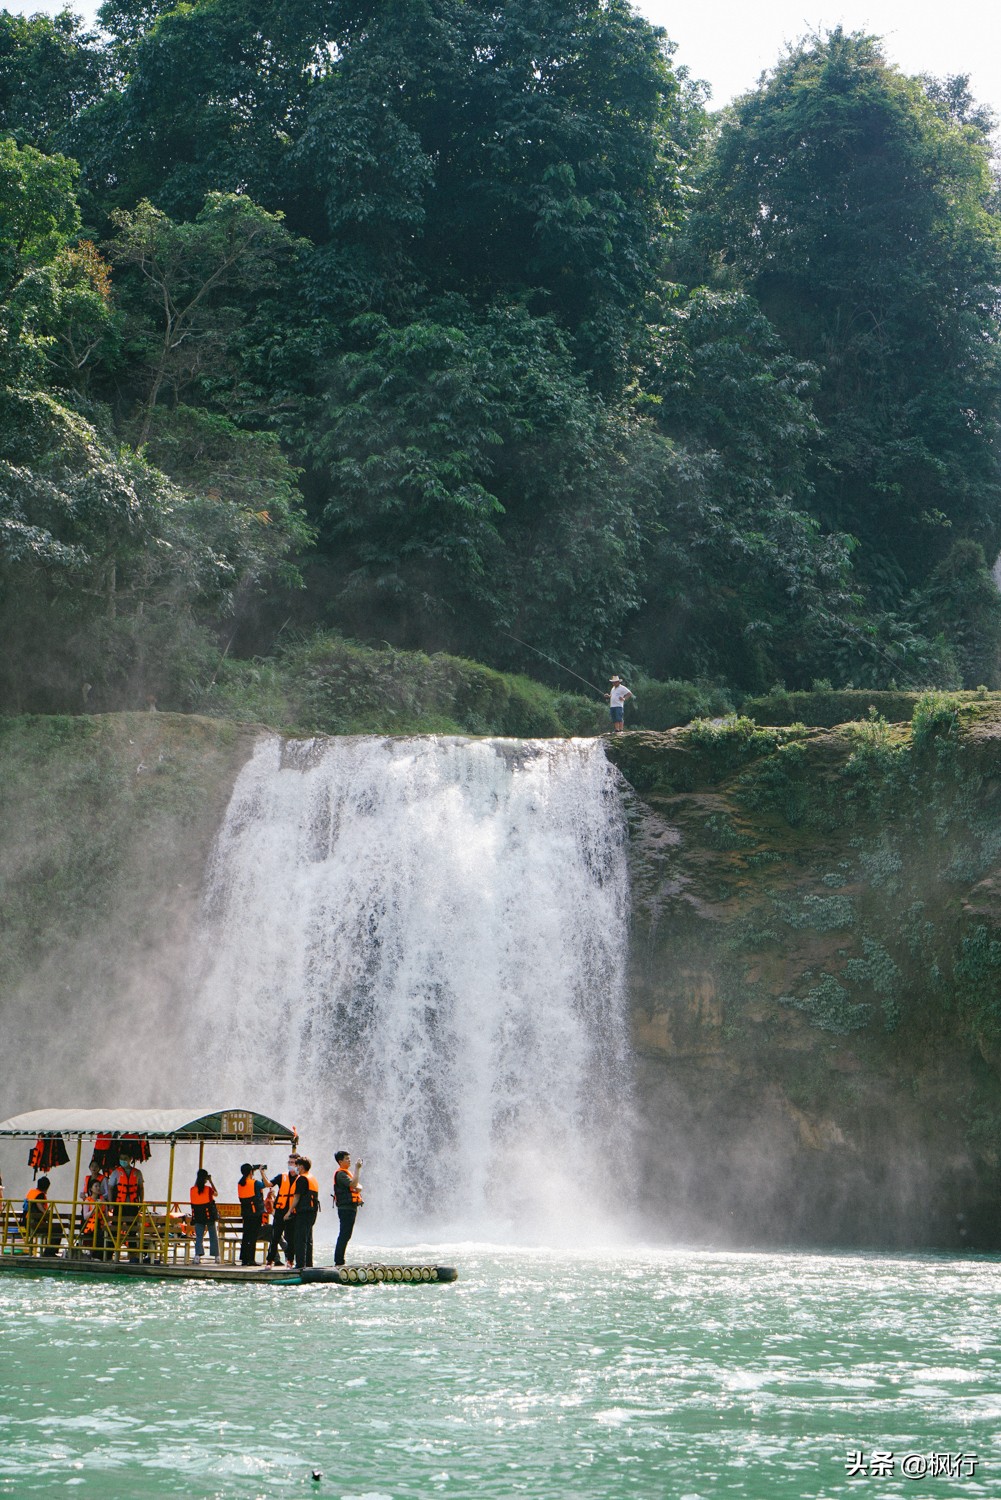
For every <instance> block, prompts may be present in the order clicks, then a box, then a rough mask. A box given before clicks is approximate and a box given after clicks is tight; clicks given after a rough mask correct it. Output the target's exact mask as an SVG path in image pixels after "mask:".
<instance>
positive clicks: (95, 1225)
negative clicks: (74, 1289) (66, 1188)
mask: <svg viewBox="0 0 1001 1500" xmlns="http://www.w3.org/2000/svg"><path fill="white" fill-rule="evenodd" d="M107 1175H108V1174H107V1172H105V1170H104V1168H103V1167H102V1166H101V1163H100V1161H99V1160H98V1158H97V1157H96V1156H95V1157H92V1158H91V1163H90V1167H89V1168H88V1171H87V1176H86V1178H85V1179H84V1184H83V1201H84V1209H83V1213H82V1214H81V1216H80V1219H81V1222H80V1233H81V1235H87V1236H89V1237H90V1243H91V1246H92V1248H93V1249H94V1250H97V1249H98V1247H99V1246H103V1245H104V1244H105V1243H106V1241H107V1235H106V1233H105V1228H104V1222H103V1220H102V1219H101V1217H100V1213H99V1209H100V1205H101V1203H103V1201H104V1183H105V1180H106V1178H107ZM98 1258H99V1259H103V1258H104V1257H103V1256H101V1257H98Z"/></svg>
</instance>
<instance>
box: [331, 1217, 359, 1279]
mask: <svg viewBox="0 0 1001 1500" xmlns="http://www.w3.org/2000/svg"><path fill="white" fill-rule="evenodd" d="M337 1217H338V1219H339V1220H340V1225H341V1229H340V1233H339V1234H338V1236H337V1244H336V1245H335V1246H334V1265H335V1266H343V1264H344V1252H345V1250H347V1248H348V1240H349V1239H350V1238H351V1235H352V1233H353V1232H354V1227H355V1219H357V1217H358V1210H357V1209H356V1208H339V1209H338V1210H337Z"/></svg>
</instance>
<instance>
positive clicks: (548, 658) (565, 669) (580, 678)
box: [500, 630, 608, 698]
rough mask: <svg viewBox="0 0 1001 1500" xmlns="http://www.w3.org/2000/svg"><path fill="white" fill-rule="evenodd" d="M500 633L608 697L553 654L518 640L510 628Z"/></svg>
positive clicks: (603, 696)
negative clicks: (549, 654)
mask: <svg viewBox="0 0 1001 1500" xmlns="http://www.w3.org/2000/svg"><path fill="white" fill-rule="evenodd" d="M500 633H501V635H506V636H507V638H508V640H509V641H516V642H517V644H518V645H519V646H524V648H525V650H526V651H534V652H535V654H536V656H541V657H542V658H543V660H544V661H551V662H552V664H553V666H554V667H559V669H560V671H561V672H569V673H570V676H571V677H576V679H577V681H578V682H582V683H583V684H584V686H585V687H589V688H593V689H594V691H595V692H596V693H600V694H601V696H602V698H607V697H608V694H607V693H604V692H602V690H601V688H600V687H597V686H596V685H595V684H594V683H593V682H588V680H587V678H586V677H582V676H581V675H580V673H579V672H575V671H574V669H573V667H565V666H564V665H563V663H562V662H561V661H557V660H556V658H555V656H547V655H546V653H545V651H540V650H539V648H538V646H530V645H529V644H528V642H527V641H519V640H518V637H517V636H516V635H512V634H511V632H510V630H502V631H501V632H500Z"/></svg>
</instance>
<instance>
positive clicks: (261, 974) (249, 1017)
mask: <svg viewBox="0 0 1001 1500" xmlns="http://www.w3.org/2000/svg"><path fill="white" fill-rule="evenodd" d="M627 917H628V885H627V876H626V861H625V834H624V819H623V814H622V811H621V806H620V800H619V795H618V790H617V785H616V772H615V771H614V770H613V769H612V767H611V766H609V764H608V762H607V761H606V759H605V756H604V753H603V749H602V747H601V745H600V744H598V743H596V742H594V741H586V740H579V741H578V740H571V741H565V740H559V741H514V740H462V739H451V738H419V739H402V740H388V739H360V738H350V739H342V740H337V739H334V740H306V741H289V742H285V741H282V740H280V739H278V738H269V739H267V740H264V741H262V742H261V743H260V744H259V746H258V747H257V749H256V751H255V754H254V756H253V757H252V759H251V761H250V762H249V763H248V764H247V766H246V767H245V768H244V770H243V772H242V773H241V775H240V777H239V779H238V781H237V784H236V787H235V789H234V792H233V796H232V799H231V802H230V806H229V810H228V813H227V816H226V820H225V824H224V826H223V828H222V831H221V833H220V836H219V839H218V841H217V846H216V851H215V855H214V859H213V865H212V868H211V870H210V873H209V882H208V890H207V894H206V903H205V918H204V922H205V928H204V951H203V958H202V972H201V975H200V978H199V991H200V1001H199V1014H200V1016H201V1017H202V1018H204V1023H205V1026H206V1033H207V1034H206V1037H205V1039H204V1042H203V1045H202V1047H201V1049H200V1051H201V1053H202V1055H203V1057H204V1059H205V1062H206V1067H207V1071H206V1076H205V1086H206V1087H209V1088H211V1089H212V1090H213V1091H214V1092H213V1097H215V1095H216V1094H220V1097H221V1094H225V1096H226V1099H227V1100H230V1099H232V1100H233V1101H235V1102H237V1103H239V1104H241V1105H244V1104H256V1105H257V1107H259V1108H263V1109H270V1110H272V1111H273V1112H274V1113H275V1114H276V1116H277V1117H278V1118H279V1119H283V1120H286V1121H288V1122H291V1123H295V1124H297V1125H298V1126H299V1129H300V1133H301V1135H302V1139H303V1147H304V1149H305V1150H306V1151H307V1152H309V1154H310V1155H311V1156H312V1157H313V1159H314V1164H315V1163H316V1162H317V1159H319V1164H320V1167H321V1168H322V1169H324V1170H325V1169H326V1168H327V1166H328V1164H332V1157H333V1152H334V1151H335V1150H336V1149H339V1148H342V1147H343V1148H344V1149H347V1150H350V1151H351V1153H352V1155H358V1156H363V1157H364V1159H365V1163H366V1168H365V1172H364V1174H363V1181H364V1185H365V1188H366V1207H365V1209H364V1210H363V1215H364V1232H365V1235H366V1238H369V1239H371V1238H373V1237H378V1236H382V1238H383V1240H384V1241H385V1240H387V1239H392V1238H394V1237H399V1236H404V1237H413V1236H414V1235H415V1234H416V1235H421V1236H429V1235H430V1236H433V1237H434V1238H454V1237H456V1236H459V1237H461V1238H464V1239H468V1238H479V1239H497V1240H507V1241H511V1240H512V1239H513V1240H515V1241H516V1242H519V1243H524V1242H527V1241H530V1240H533V1239H535V1240H538V1239H543V1240H547V1241H549V1242H553V1243H559V1242H562V1243H566V1242H568V1241H569V1242H571V1243H574V1242H579V1241H580V1240H581V1238H582V1237H584V1236H587V1237H588V1238H593V1236H594V1234H595V1232H598V1233H599V1234H602V1231H604V1232H605V1234H604V1235H603V1236H602V1237H605V1236H607V1230H608V1226H609V1221H610V1220H614V1218H615V1217H616V1201H615V1200H616V1194H615V1193H614V1192H611V1191H610V1189H611V1175H610V1174H609V1169H607V1168H606V1167H604V1166H603V1165H602V1163H603V1162H608V1161H613V1162H616V1163H617V1162H620V1161H622V1160H623V1159H625V1158H627V1155H628V1137H629V1121H630V1115H631V1105H630V1088H629V1075H630V1069H629V1045H628V1024H627V1018H626V1015H625V1004H624V967H625V958H626V943H627ZM314 1170H315V1166H314ZM328 1181H329V1180H328ZM327 1187H328V1182H324V1181H322V1180H321V1188H322V1189H323V1192H324V1203H325V1206H327V1207H328V1208H329V1202H328V1200H327V1198H326V1192H327ZM619 1191H620V1192H621V1189H620V1190H619ZM360 1228H361V1224H360V1225H359V1229H360Z"/></svg>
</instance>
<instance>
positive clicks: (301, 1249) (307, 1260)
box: [293, 1213, 316, 1271]
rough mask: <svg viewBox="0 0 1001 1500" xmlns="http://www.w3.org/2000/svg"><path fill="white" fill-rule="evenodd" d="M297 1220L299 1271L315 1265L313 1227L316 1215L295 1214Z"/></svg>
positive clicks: (296, 1259) (296, 1258) (296, 1264)
mask: <svg viewBox="0 0 1001 1500" xmlns="http://www.w3.org/2000/svg"><path fill="white" fill-rule="evenodd" d="M293 1218H294V1220H295V1267H296V1270H297V1271H301V1270H303V1268H304V1267H305V1266H311V1265H312V1264H313V1225H314V1223H315V1222H316V1214H315V1213H304V1214H294V1215H293Z"/></svg>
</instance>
